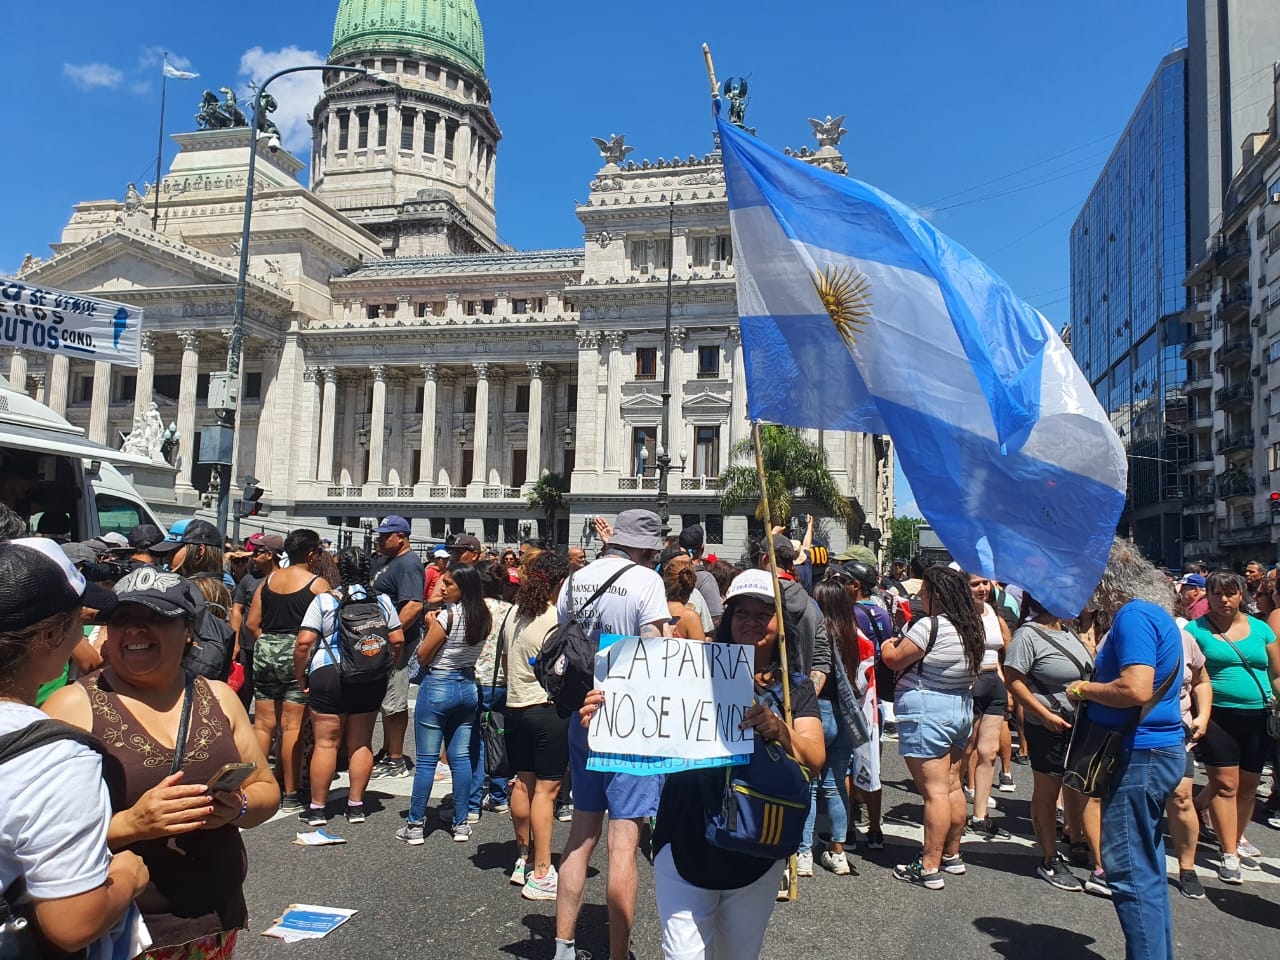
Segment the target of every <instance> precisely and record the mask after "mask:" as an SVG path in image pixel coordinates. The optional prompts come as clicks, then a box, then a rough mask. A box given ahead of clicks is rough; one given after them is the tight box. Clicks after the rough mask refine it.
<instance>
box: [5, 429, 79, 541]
mask: <svg viewBox="0 0 1280 960" xmlns="http://www.w3.org/2000/svg"><path fill="white" fill-rule="evenodd" d="M80 496H81V492H80V490H79V488H78V487H77V485H76V471H75V468H74V466H73V464H72V461H71V458H70V457H61V456H57V455H55V454H49V453H37V452H35V451H32V450H13V449H9V448H0V503H3V504H4V505H5V506H7V507H9V508H10V509H11V510H13V511H14V512H15V513H17V514H18V515H19V516H20V517H22V518H23V519H24V520H26V521H27V525H28V527H29V528H30V531H31V533H32V534H39V535H40V536H45V537H49V538H50V539H53V540H57V541H58V542H59V543H67V542H69V541H71V540H84V539H87V537H88V536H89V534H88V533H87V532H86V531H85V530H84V529H82V528H83V526H84V524H83V522H82V521H81V519H80V517H81V514H82V511H81V510H79V509H78V507H77V501H78V499H79V497H80Z"/></svg>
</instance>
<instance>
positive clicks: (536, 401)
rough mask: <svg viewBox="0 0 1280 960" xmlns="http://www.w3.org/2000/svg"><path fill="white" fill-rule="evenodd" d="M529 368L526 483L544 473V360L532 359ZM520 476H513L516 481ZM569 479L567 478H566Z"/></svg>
mask: <svg viewBox="0 0 1280 960" xmlns="http://www.w3.org/2000/svg"><path fill="white" fill-rule="evenodd" d="M525 366H527V367H528V368H529V441H528V443H527V444H526V445H525V446H526V451H525V463H526V467H525V472H524V482H525V483H537V482H538V477H539V476H541V475H542V362H541V361H540V360H530V361H529V362H528V363H527V364H525ZM517 479H519V478H518V477H512V478H511V480H512V482H513V483H514V482H515V481H516V480H517ZM566 479H567V478H566Z"/></svg>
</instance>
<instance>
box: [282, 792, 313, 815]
mask: <svg viewBox="0 0 1280 960" xmlns="http://www.w3.org/2000/svg"><path fill="white" fill-rule="evenodd" d="M280 810H281V811H282V812H283V813H306V812H307V802H306V801H305V800H303V799H302V798H301V797H300V796H298V795H297V794H296V793H288V794H285V795H284V797H283V798H281V800H280Z"/></svg>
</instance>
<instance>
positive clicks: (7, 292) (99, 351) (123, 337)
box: [0, 278, 142, 367]
mask: <svg viewBox="0 0 1280 960" xmlns="http://www.w3.org/2000/svg"><path fill="white" fill-rule="evenodd" d="M141 330H142V308H141V307H131V306H129V305H128V304H124V303H115V302H114V301H111V300H103V299H102V298H101V297H91V296H87V295H85V294H83V293H66V292H64V291H62V290H53V289H50V288H49V287H40V286H32V285H30V284H26V283H21V282H20V281H17V280H5V279H3V278H0V346H4V347H6V348H14V347H16V348H18V349H21V350H35V351H38V352H40V353H53V354H57V353H66V354H67V355H68V356H70V357H73V358H79V359H82V360H102V361H104V362H106V363H114V364H118V365H120V366H124V367H137V366H138V365H139V354H140V351H141V339H142V338H141V335H140V334H141Z"/></svg>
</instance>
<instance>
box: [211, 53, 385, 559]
mask: <svg viewBox="0 0 1280 960" xmlns="http://www.w3.org/2000/svg"><path fill="white" fill-rule="evenodd" d="M304 70H346V71H348V72H349V73H365V74H367V73H370V72H371V71H369V70H366V69H365V68H364V67H341V66H335V65H333V64H315V65H308V66H301V67H289V68H288V69H287V70H279V71H277V72H275V73H273V74H272V75H271V76H269V77H267V79H266V80H264V81H263V83H262V86H260V87H258V91H257V93H255V94H254V97H253V119H252V121H251V122H250V125H249V182H248V183H247V184H246V185H245V188H244V223H243V226H242V227H241V230H240V270H239V272H238V273H237V275H236V306H235V313H234V314H233V315H232V318H231V339H230V341H229V342H228V343H227V372H228V373H230V374H231V375H232V376H234V377H235V378H236V381H237V384H239V380H240V344H241V342H242V341H243V340H244V298H245V286H246V283H247V281H248V277H249V227H250V225H251V223H252V220H253V187H254V182H253V181H254V175H255V173H256V171H257V168H258V132H259V131H258V118H259V116H261V114H262V95H263V94H264V93H266V91H267V87H269V86H271V84H272V83H274V82H275V81H276V80H278V79H280V78H281V77H283V76H286V75H287V74H290V73H300V72H302V71H304ZM239 393H240V388H239V386H237V388H236V395H237V396H239ZM218 419H219V421H221V422H222V423H225V424H228V425H229V426H230V427H231V429H232V432H233V435H235V434H236V433H238V432H239V431H238V429H237V428H238V426H239V420H240V405H239V403H237V404H236V409H235V410H233V411H225V410H223V411H219V412H218ZM218 473H219V476H220V477H221V479H222V483H221V485H220V487H219V490H218V529H219V530H221V531H223V532H224V533H225V531H226V529H227V513H228V507H229V505H230V490H231V465H230V464H223V465H220V466H219V467H218Z"/></svg>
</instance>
